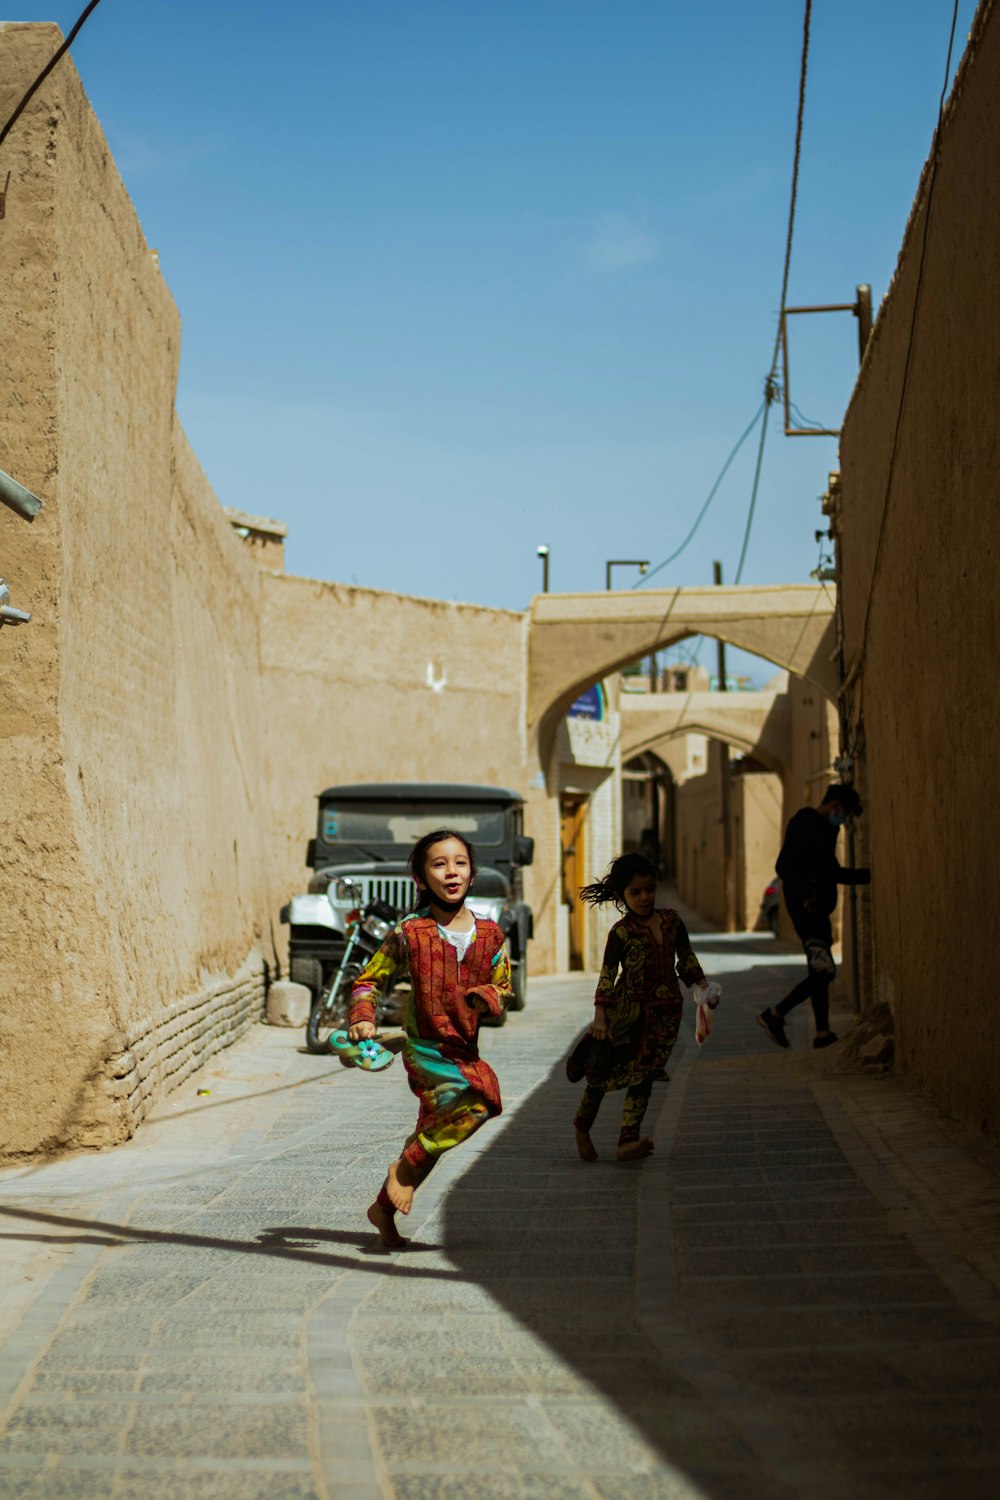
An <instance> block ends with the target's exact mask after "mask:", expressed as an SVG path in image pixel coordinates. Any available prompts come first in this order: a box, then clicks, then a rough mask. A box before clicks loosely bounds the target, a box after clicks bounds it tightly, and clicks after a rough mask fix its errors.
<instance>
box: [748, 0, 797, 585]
mask: <svg viewBox="0 0 1000 1500" xmlns="http://www.w3.org/2000/svg"><path fill="white" fill-rule="evenodd" d="M811 25H812V0H806V6H805V14H804V16H803V18H802V62H801V65H800V68H799V108H798V115H797V118H796V122H795V155H794V158H793V161H792V192H791V199H790V201H789V205H788V232H787V234H786V236H785V267H784V270H783V272H782V276H781V301H780V303H779V304H778V306H779V308H780V309H781V315H780V316H779V318H778V331H777V333H776V334H775V336H774V352H773V354H772V355H771V369H770V371H769V373H768V375H767V378H766V379H765V381H764V421H763V423H762V425H761V429H760V444H759V446H758V448H757V467H756V469H755V470H754V476H753V488H752V489H751V491H750V505H749V508H748V510H747V521H746V526H745V528H744V531H743V546H742V547H741V548H740V560H739V564H738V565H737V568H736V578H735V580H734V582H736V583H739V581H740V579H741V578H742V577H743V564H744V563H745V562H746V556H747V547H748V546H749V543H750V532H751V530H752V529H753V519H754V513H755V511H756V509H757V491H758V489H759V488H760V471H761V465H762V464H763V462H764V444H765V442H766V441H767V419H768V415H769V414H770V410H771V407H772V405H773V404H774V402H775V401H776V400H777V399H778V384H777V380H776V378H775V377H776V375H777V372H778V356H779V354H780V353H781V331H782V326H783V325H782V319H783V318H784V312H785V301H786V299H787V297H788V273H789V271H790V269H791V264H792V236H793V234H794V232H795V207H796V203H797V200H798V195H799V162H800V159H801V156H802V121H803V118H804V116H805V107H806V75H807V73H808V71H809V33H810V28H811Z"/></svg>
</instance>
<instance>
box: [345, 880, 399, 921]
mask: <svg viewBox="0 0 1000 1500" xmlns="http://www.w3.org/2000/svg"><path fill="white" fill-rule="evenodd" d="M340 878H341V880H349V881H350V882H351V883H352V885H358V886H360V887H361V890H362V893H363V896H364V902H363V904H364V905H365V906H367V905H368V903H369V901H388V903H389V905H390V906H394V907H395V908H396V910H397V911H399V912H408V911H410V910H411V909H412V907H413V902H414V898H415V897H416V894H417V888H416V886H415V885H414V883H413V881H412V880H411V879H410V877H409V875H342V876H341V877H340Z"/></svg>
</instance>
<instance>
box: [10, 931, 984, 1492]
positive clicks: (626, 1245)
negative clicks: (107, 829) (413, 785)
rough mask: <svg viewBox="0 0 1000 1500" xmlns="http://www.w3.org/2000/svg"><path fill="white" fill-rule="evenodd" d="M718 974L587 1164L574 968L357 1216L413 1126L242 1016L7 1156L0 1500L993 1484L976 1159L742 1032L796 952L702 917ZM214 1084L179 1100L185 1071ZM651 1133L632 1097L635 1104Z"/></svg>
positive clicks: (950, 1140) (906, 1108) (903, 1488)
mask: <svg viewBox="0 0 1000 1500" xmlns="http://www.w3.org/2000/svg"><path fill="white" fill-rule="evenodd" d="M695 946H696V949H697V950H698V951H699V953H700V956H702V958H703V961H704V964H705V967H706V969H707V970H708V971H709V972H710V973H714V974H717V975H719V977H720V978H721V979H722V982H723V985H724V999H723V1005H722V1008H721V1009H720V1011H719V1012H718V1018H717V1024H716V1029H715V1031H714V1033H713V1035H712V1037H711V1039H710V1042H709V1044H708V1046H707V1047H706V1048H705V1050H704V1052H703V1053H702V1054H701V1055H700V1056H699V1055H697V1053H696V1049H695V1046H694V1043H693V1040H692V1034H691V1023H690V1017H689V1018H688V1021H687V1023H686V1025H685V1028H684V1030H683V1032H682V1036H683V1038H684V1041H683V1044H682V1045H680V1046H679V1047H678V1049H677V1051H676V1052H675V1054H674V1064H673V1065H672V1068H671V1072H672V1081H671V1083H670V1085H669V1086H666V1087H661V1088H660V1089H658V1091H657V1093H656V1094H655V1095H654V1106H653V1109H654V1110H656V1109H659V1115H658V1117H657V1119H656V1125H655V1135H656V1140H657V1154H656V1155H655V1156H654V1157H653V1158H651V1159H650V1160H649V1161H647V1162H645V1163H643V1164H642V1165H641V1166H639V1165H629V1166H621V1165H619V1164H618V1163H617V1162H616V1161H615V1160H614V1141H615V1136H616V1133H617V1116H618V1110H619V1105H620V1098H619V1097H616V1096H612V1097H610V1098H609V1099H608V1100H607V1101H606V1103H605V1106H604V1110H603V1112H602V1115H601V1117H600V1119H599V1122H598V1126H597V1128H596V1130H595V1139H596V1140H597V1143H598V1146H599V1148H600V1151H601V1159H600V1160H599V1161H598V1162H597V1163H596V1164H594V1165H592V1166H587V1165H585V1164H584V1163H582V1162H580V1161H579V1160H578V1159H577V1158H576V1156H575V1155H574V1153H573V1147H572V1139H571V1134H570V1129H569V1120H570V1118H571V1115H572V1112H573V1107H574V1104H575V1101H576V1096H577V1093H578V1089H577V1088H574V1087H572V1086H570V1085H569V1084H568V1083H567V1082H566V1080H565V1077H564V1075H563V1071H562V1058H563V1056H564V1055H565V1052H566V1051H567V1050H568V1047H569V1045H570V1043H571V1041H572V1039H573V1038H574V1036H575V1035H576V1034H577V1032H578V1030H579V1027H580V1026H581V1025H582V1023H583V1021H584V1020H585V1018H586V1016H587V1014H588V1012H589V1008H590V1007H589V996H590V995H591V994H592V983H588V981H587V980H586V979H585V978H583V977H581V976H575V977H573V978H569V979H549V980H536V981H534V982H533V985H532V992H531V995H530V997H529V1006H528V1009H527V1010H526V1011H525V1012H523V1013H521V1014H519V1015H514V1016H512V1017H511V1018H510V1020H509V1023H508V1025H507V1026H506V1027H505V1028H503V1029H501V1030H496V1031H491V1032H488V1033H485V1034H484V1051H485V1052H486V1053H487V1055H488V1056H489V1057H490V1058H491V1060H492V1062H493V1063H494V1065H495V1066H496V1068H497V1070H498V1072H499V1074H500V1077H501V1081H502V1084H503V1087H504V1094H505V1101H506V1104H507V1112H506V1113H505V1115H504V1117H503V1119H502V1120H500V1121H496V1122H492V1123H491V1124H489V1125H487V1126H486V1127H485V1128H484V1129H483V1130H482V1131H481V1132H480V1133H479V1135H478V1136H477V1137H475V1138H474V1139H473V1141H472V1142H471V1143H469V1144H468V1145H467V1146H465V1147H464V1148H461V1149H460V1150H458V1151H456V1152H454V1153H453V1154H452V1155H451V1157H450V1158H446V1159H445V1161H444V1162H443V1163H442V1165H441V1166H440V1167H439V1168H438V1170H437V1171H436V1172H435V1174H434V1176H433V1177H432V1178H431V1179H430V1181H429V1183H428V1184H427V1186H426V1187H425V1188H424V1189H423V1190H422V1192H421V1193H420V1194H419V1195H418V1199H417V1206H416V1209H415V1211H414V1214H413V1215H412V1217H411V1221H410V1223H409V1225H408V1226H407V1232H408V1233H410V1234H412V1235H413V1243H412V1246H411V1248H410V1249H409V1250H408V1251H407V1252H405V1253H404V1254H400V1255H386V1254H384V1253H381V1252H380V1251H378V1250H377V1249H376V1247H375V1246H374V1244H373V1241H372V1238H371V1236H370V1235H369V1234H368V1232H367V1225H366V1224H365V1222H364V1219H363V1210H364V1207H365V1205H366V1204H367V1202H368V1201H369V1200H370V1198H371V1196H372V1193H373V1190H374V1189H375V1188H376V1187H377V1185H378V1182H379V1180H380V1178H381V1174H382V1171H383V1170H384V1166H385V1163H386V1162H387V1161H388V1160H389V1159H390V1157H391V1155H392V1154H394V1151H395V1149H396V1148H397V1147H398V1144H399V1142H400V1141H401V1139H402V1137H403V1136H404V1135H405V1134H406V1133H407V1131H408V1130H409V1129H410V1128H411V1125H412V1118H413V1108H412V1104H411V1096H410V1095H409V1093H408V1091H407V1089H406V1088H405V1084H404V1079H403V1075H402V1069H401V1068H400V1067H398V1066H397V1067H394V1068H392V1069H390V1070H389V1071H388V1072H387V1073H385V1074H381V1075H375V1076H369V1075H363V1074H360V1073H358V1072H356V1071H353V1070H343V1069H341V1068H340V1067H339V1066H338V1065H337V1064H336V1063H335V1062H334V1061H333V1060H332V1059H331V1060H330V1061H329V1062H328V1061H327V1060H326V1059H324V1058H313V1057H310V1056H308V1055H307V1054H305V1053H303V1052H302V1051H301V1050H300V1038H299V1036H298V1035H297V1034H296V1033H293V1032H287V1031H277V1030H269V1029H267V1028H264V1027H258V1028H255V1029H254V1032H253V1034H252V1035H251V1036H249V1037H247V1038H245V1039H244V1040H243V1041H242V1042H241V1043H239V1044H238V1045H237V1046H236V1047H234V1048H233V1049H231V1051H230V1052H229V1053H227V1054H226V1055H225V1056H224V1057H223V1058H221V1059H218V1058H217V1059H215V1060H213V1063H212V1064H210V1065H209V1067H208V1068H207V1069H205V1070H204V1071H203V1072H202V1073H201V1074H199V1075H198V1076H197V1077H195V1078H193V1079H191V1080H189V1082H188V1083H187V1084H186V1085H185V1086H184V1088H183V1089H182V1090H180V1091H179V1092H178V1094H176V1095H174V1096H172V1097H171V1098H170V1099H169V1100H167V1101H164V1102H163V1103H162V1104H161V1105H160V1106H159V1108H158V1110H157V1112H156V1115H155V1118H154V1119H153V1120H152V1121H151V1122H150V1123H148V1124H147V1125H146V1126H145V1127H144V1128H143V1130H142V1132H141V1133H140V1135H139V1137H138V1138H137V1140H136V1141H134V1142H132V1143H131V1144H130V1145H128V1146H126V1147H123V1148H121V1149H120V1150H118V1151H116V1152H113V1153H108V1154H105V1155H102V1156H92V1157H86V1156H81V1157H76V1158H72V1159H64V1160H61V1161H56V1162H52V1163H48V1164H42V1165H36V1166H31V1167H25V1168H20V1169H12V1170H9V1171H6V1172H3V1173H0V1219H2V1220H3V1222H2V1224H0V1269H2V1271H3V1273H4V1285H5V1288H6V1289H8V1294H7V1295H5V1299H4V1311H3V1313H2V1314H0V1332H2V1333H4V1334H5V1335H6V1340H5V1346H4V1349H3V1353H2V1357H0V1410H2V1418H0V1424H2V1425H0V1434H2V1435H0V1497H3V1500H7V1497H44V1500H56V1497H62V1496H67V1497H69V1496H73V1497H81V1500H89V1497H100V1500H105V1497H111V1500H126V1497H131V1496H133V1495H138V1494H145V1493H147V1492H149V1493H155V1494H156V1495H157V1497H158V1500H182V1497H183V1500H230V1497H237V1496H239V1497H240V1500H264V1497H267V1500H312V1497H315V1500H376V1497H377V1500H392V1497H398V1500H460V1497H461V1500H477V1497H484V1500H535V1497H537V1500H583V1497H591V1500H594V1497H604V1500H668V1497H669V1500H727V1497H730V1496H732V1497H736V1496H739V1497H740V1500H755V1497H758V1496H759V1497H767V1500H779V1497H784V1496H803V1497H805V1496H809V1497H812V1496H817V1497H827V1496H829V1497H833V1496H837V1497H844V1496H850V1497H855V1496H856V1497H860V1500H864V1497H869V1496H870V1497H872V1500H880V1497H885V1500H890V1497H895V1496H901V1495H904V1494H905V1495H906V1496H907V1497H913V1500H922V1497H932V1496H933V1497H939V1496H940V1497H944V1496H947V1497H948V1500H986V1497H987V1496H993V1495H996V1494H998V1493H1000V1334H998V1324H997V1319H998V1308H1000V1299H998V1295H997V1287H998V1285H1000V1269H998V1266H1000V1263H998V1259H997V1254H996V1252H997V1248H998V1246H1000V1210H998V1194H997V1184H998V1174H997V1169H996V1160H995V1158H994V1157H993V1156H992V1154H991V1153H989V1152H986V1151H985V1150H978V1151H976V1150H972V1149H969V1147H968V1143H967V1142H965V1141H964V1140H963V1139H962V1138H960V1137H959V1136H957V1135H956V1134H955V1133H954V1132H951V1133H949V1131H948V1130H947V1129H946V1128H943V1127H942V1126H940V1125H939V1124H938V1123H936V1122H935V1121H934V1120H933V1119H932V1118H931V1117H930V1116H929V1115H928V1114H927V1113H926V1112H924V1111H922V1110H921V1108H920V1106H919V1105H917V1104H915V1103H913V1102H912V1101H910V1100H908V1099H907V1098H906V1096H905V1095H903V1094H902V1092H901V1091H900V1090H899V1089H898V1087H897V1086H896V1085H895V1084H894V1083H893V1082H892V1081H891V1080H885V1079H881V1078H867V1077H859V1076H856V1075H846V1074H845V1075H842V1074H839V1073H838V1072H837V1071H836V1065H835V1062H836V1060H835V1059H834V1058H832V1057H831V1056H830V1054H815V1055H814V1054H812V1053H811V1052H810V1051H809V1050H808V1045H807V1044H808V1038H809V1030H810V1028H809V1024H808V1017H807V1016H806V1014H805V1013H804V1011H798V1012H796V1014H795V1017H794V1019H793V1024H792V1027H791V1035H792V1039H793V1043H794V1045H795V1048H796V1050H795V1051H794V1052H791V1053H779V1052H777V1050H776V1049H774V1048H773V1047H772V1046H771V1044H770V1043H769V1042H768V1040H767V1038H766V1037H765V1036H764V1035H763V1033H762V1032H761V1031H760V1029H759V1028H758V1027H757V1026H756V1025H755V1023H754V1014H755V1012H756V1011H757V1010H758V1009H760V1007H761V1006H762V1005H763V1003H764V1001H765V999H766V998H772V997H773V995H774V993H775V992H776V991H777V992H779V993H780V992H782V991H783V990H784V989H786V988H788V987H789V985H790V983H791V982H792V976H793V975H794V976H795V977H797V969H798V966H799V965H800V964H801V958H798V957H795V956H793V955H790V954H789V953H787V952H786V951H784V950H782V949H781V948H780V947H779V946H778V945H776V944H774V943H772V942H771V941H770V939H767V938H746V937H744V938H739V939H733V938H726V937H722V936H719V935H718V934H705V935H702V936H700V937H699V938H698V939H696V943H695ZM199 1087H200V1088H209V1089H211V1093H210V1094H209V1095H207V1096H204V1097H198V1095H197V1093H196V1090H197V1089H198V1088H199ZM650 1118H652V1111H651V1117H650Z"/></svg>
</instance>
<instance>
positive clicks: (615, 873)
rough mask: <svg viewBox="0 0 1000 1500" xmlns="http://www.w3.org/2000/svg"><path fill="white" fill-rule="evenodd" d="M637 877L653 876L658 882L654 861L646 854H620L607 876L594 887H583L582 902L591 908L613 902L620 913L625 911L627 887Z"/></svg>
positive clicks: (612, 863) (597, 881) (614, 860)
mask: <svg viewBox="0 0 1000 1500" xmlns="http://www.w3.org/2000/svg"><path fill="white" fill-rule="evenodd" d="M637 875H651V876H652V877H653V879H654V880H656V878H657V874H656V866H655V865H654V864H653V862H652V860H649V859H647V858H646V856H645V855H644V854H619V856H618V858H617V859H613V860H612V861H611V863H610V865H609V866H608V870H607V874H606V875H604V876H602V878H601V879H600V880H595V881H594V883H593V884H592V885H585V886H583V888H582V889H581V891H580V900H581V901H589V902H590V904H591V906H603V905H605V903H606V902H608V901H613V902H614V904H615V906H617V908H618V910H619V911H625V910H627V908H626V906H625V887H626V886H628V885H631V883H632V881H633V880H634V879H635V877H636V876H637Z"/></svg>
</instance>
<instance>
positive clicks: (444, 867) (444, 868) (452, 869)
mask: <svg viewBox="0 0 1000 1500" xmlns="http://www.w3.org/2000/svg"><path fill="white" fill-rule="evenodd" d="M471 883H472V861H471V860H470V859H469V851H468V849H466V847H465V845H464V844H463V843H462V841H461V839H441V840H440V841H439V842H438V843H436V844H431V846H430V848H429V849H428V850H427V853H426V855H425V857H424V867H423V871H422V878H421V884H422V885H423V886H424V888H425V889H426V891H427V893H428V895H429V896H430V898H431V900H432V901H440V902H442V903H443V904H444V905H446V906H451V905H453V904H454V903H455V902H456V901H464V900H465V896H466V892H467V891H468V889H469V886H470V884H471Z"/></svg>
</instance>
